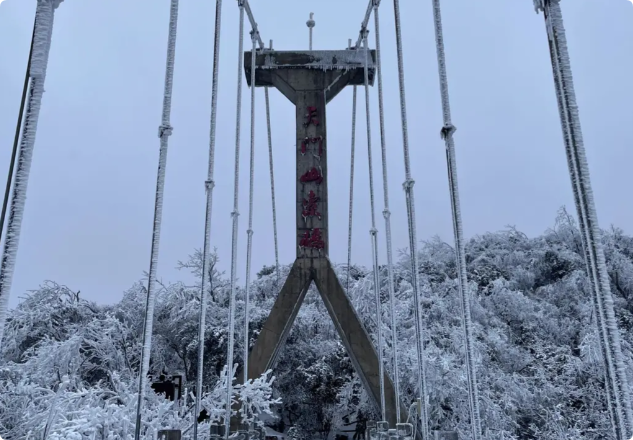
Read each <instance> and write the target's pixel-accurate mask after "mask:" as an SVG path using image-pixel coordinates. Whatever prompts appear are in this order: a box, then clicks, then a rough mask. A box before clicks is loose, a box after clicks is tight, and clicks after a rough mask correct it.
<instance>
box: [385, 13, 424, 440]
mask: <svg viewBox="0 0 633 440" xmlns="http://www.w3.org/2000/svg"><path fill="white" fill-rule="evenodd" d="M393 9H394V18H395V27H396V49H397V55H398V85H399V89H400V90H399V91H400V117H401V122H402V147H403V153H404V170H405V182H404V184H403V188H404V191H405V195H406V205H407V219H408V223H409V225H408V226H409V247H410V251H411V285H412V288H413V301H414V307H413V310H414V312H415V334H416V352H417V357H418V392H419V393H420V400H421V405H420V406H421V409H420V425H421V426H420V428H421V435H422V438H423V439H427V438H429V427H428V420H429V419H428V408H427V406H428V405H427V396H428V390H427V383H426V364H425V361H424V358H425V356H424V339H423V337H424V333H425V328H424V326H423V324H422V319H421V316H420V293H419V290H420V286H419V284H420V283H419V278H418V243H417V231H416V224H415V197H414V193H413V185H414V184H415V181H414V180H413V179H412V178H411V162H410V158H409V133H408V128H407V104H406V94H405V84H404V59H403V58H404V57H403V53H402V52H403V51H402V26H401V23H400V2H399V0H393Z"/></svg>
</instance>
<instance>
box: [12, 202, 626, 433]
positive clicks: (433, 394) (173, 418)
mask: <svg viewBox="0 0 633 440" xmlns="http://www.w3.org/2000/svg"><path fill="white" fill-rule="evenodd" d="M603 241H604V246H605V252H606V257H607V264H608V269H609V275H610V278H611V283H612V289H613V294H614V302H615V309H616V315H617V318H618V323H619V326H620V330H621V333H622V351H623V353H624V356H625V360H626V365H627V374H628V376H629V378H630V379H633V352H632V348H633V332H632V331H631V328H632V327H633V237H629V236H626V235H625V234H624V233H623V232H622V231H621V230H618V229H615V228H612V229H610V230H607V231H604V236H603ZM466 252H467V256H466V259H467V264H468V276H469V281H470V285H469V288H470V294H471V297H472V316H473V320H474V331H475V341H476V345H475V349H476V357H475V359H476V365H477V374H478V379H479V386H480V398H481V403H480V406H481V413H482V414H481V415H482V423H483V425H484V427H485V428H484V429H485V433H486V438H488V439H508V440H509V439H539V440H547V439H551V440H563V439H569V438H582V439H588V440H592V439H596V440H597V439H605V438H609V437H610V435H611V427H610V424H609V416H608V413H607V406H606V397H605V392H604V369H603V365H602V360H601V356H600V353H599V347H598V345H597V342H596V328H595V317H594V313H593V307H592V302H591V296H590V290H589V288H590V286H589V284H588V282H587V278H586V276H585V263H584V260H583V257H582V248H581V240H580V235H579V232H578V230H577V228H576V225H575V222H574V220H573V218H572V216H571V215H568V213H567V212H566V211H565V210H564V209H561V211H560V212H559V214H558V216H557V218H556V222H555V226H554V227H553V228H552V229H551V230H548V231H546V232H545V233H544V234H543V235H542V236H540V237H536V238H529V237H527V236H526V235H524V234H523V233H521V232H520V231H517V230H516V229H514V228H509V229H508V230H505V231H501V232H496V233H488V234H484V235H481V236H478V237H475V238H473V239H471V240H470V241H469V242H468V243H467V246H466ZM214 261H215V262H217V259H216V260H214ZM408 261H409V256H408V255H407V253H406V252H401V255H400V257H399V258H398V259H397V262H396V267H395V268H394V273H395V286H396V296H397V309H396V317H397V323H398V326H399V331H398V340H399V351H400V352H399V363H400V367H401V368H400V375H401V376H400V377H401V379H402V387H403V393H404V394H406V396H405V398H407V399H409V400H410V399H412V398H413V387H414V385H415V377H416V375H415V368H417V365H416V362H415V360H416V354H415V330H414V320H413V303H412V294H411V286H410V284H409V282H408V281H407V280H408V279H410V274H409V271H410V266H409V263H408ZM419 261H420V267H419V271H420V278H421V282H422V286H423V292H422V293H423V303H422V304H421V308H422V313H423V317H424V319H425V322H426V325H427V328H428V334H427V336H426V341H425V343H426V347H427V377H428V385H429V390H430V425H431V429H451V430H452V429H456V430H458V431H461V432H462V433H463V434H466V435H467V433H468V432H469V415H468V413H469V409H468V395H467V376H466V371H465V365H464V354H463V342H464V341H463V331H462V323H461V319H460V313H459V310H460V305H459V298H458V295H457V281H456V278H457V274H456V267H455V254H454V250H453V248H452V246H451V245H450V244H447V243H444V242H442V241H440V240H439V239H434V240H430V241H428V242H425V243H423V244H422V245H421V247H420V258H419ZM179 266H180V267H181V268H182V269H183V270H189V271H192V272H193V273H194V275H196V279H198V280H199V279H200V278H201V255H200V253H199V252H194V254H193V255H192V256H191V257H190V258H189V260H188V261H185V262H181V263H179ZM214 266H215V265H214ZM381 269H382V271H383V273H382V276H381V279H382V280H383V283H384V286H383V289H382V290H383V292H382V300H383V317H382V325H383V329H384V334H385V335H389V334H390V333H389V332H390V326H389V323H390V319H389V316H390V315H389V313H390V310H389V301H388V294H387V288H386V281H387V280H386V272H387V268H386V267H382V268H381ZM337 270H338V271H339V274H340V277H341V279H345V277H346V268H345V267H343V266H340V267H338V268H337ZM288 271H289V267H284V268H282V274H281V277H280V279H281V280H282V282H283V280H284V279H285V276H286V275H287V273H288ZM351 272H352V284H351V285H350V292H349V296H350V298H351V299H352V301H353V304H354V306H355V307H356V310H357V312H358V314H359V315H360V316H361V318H362V319H363V321H364V323H365V325H366V327H367V328H368V329H369V331H370V332H371V333H375V331H374V329H375V328H376V319H375V316H374V311H375V304H374V296H373V292H372V284H373V278H372V276H371V271H370V270H369V269H367V268H362V267H352V269H351ZM227 278H228V277H227V276H226V275H225V274H224V273H220V272H218V271H217V270H216V269H215V267H214V268H213V273H212V286H211V287H212V289H211V295H210V298H209V302H208V310H207V319H206V340H205V353H206V357H205V378H204V382H205V386H206V387H207V392H206V394H205V397H204V401H203V407H204V408H205V410H206V411H207V414H209V415H210V417H211V419H213V418H214V417H217V416H218V411H219V410H221V409H222V405H223V398H224V397H223V392H224V391H223V388H224V387H223V385H222V383H223V382H224V381H225V380H226V374H225V373H226V369H225V365H226V344H227V341H228V338H227V320H228V293H229V282H228V279H227ZM60 281H63V280H60ZM145 285H146V282H145V281H144V280H139V282H138V283H136V284H135V285H134V286H132V287H131V288H130V289H129V290H128V291H127V292H126V293H125V295H124V297H123V299H122V300H121V301H120V302H119V303H117V304H113V305H107V306H101V305H96V304H94V303H90V302H88V301H86V300H84V299H82V297H81V293H80V292H76V291H74V290H73V289H72V287H65V286H62V285H59V284H56V283H53V282H47V283H45V284H44V285H42V286H41V287H40V289H39V290H37V291H35V292H31V293H30V294H29V296H28V298H27V299H25V300H24V301H23V302H22V303H21V304H20V305H19V306H18V308H17V309H16V310H13V311H11V312H10V315H9V316H10V318H9V320H8V322H7V328H6V330H5V334H4V338H5V339H4V342H3V343H2V360H1V364H0V433H1V434H2V436H3V438H4V439H5V440H14V439H15V440H17V439H41V438H42V433H43V432H46V433H47V439H50V440H53V439H54V440H61V439H67V440H71V439H72V440H81V439H94V440H101V439H103V440H105V439H126V440H127V439H131V438H133V437H132V436H133V433H134V417H135V405H136V399H137V391H138V390H137V386H138V385H137V383H138V370H139V363H140V354H141V339H142V328H143V310H144V306H145V299H146V290H145V287H144V286H145ZM280 287H281V286H280V285H279V284H277V277H276V275H275V271H274V268H273V267H264V268H263V269H262V270H261V271H260V272H259V273H258V274H257V277H256V279H255V280H254V281H253V282H252V284H251V288H250V292H251V302H250V309H251V325H250V332H251V343H253V341H254V338H255V336H256V335H257V332H258V330H259V329H260V328H261V326H262V324H263V322H264V320H265V319H266V316H267V312H268V311H269V310H270V308H271V307H272V304H273V302H274V299H275V296H276V292H277V291H278V290H279V288H280ZM243 293H244V290H243V286H242V290H240V291H239V292H238V304H237V312H236V322H242V320H243V305H244V302H243ZM199 295H200V287H199V285H186V284H184V283H174V284H169V285H161V288H160V291H159V292H158V296H157V302H156V309H155V323H154V338H153V348H152V357H151V371H152V372H153V373H158V374H160V373H161V372H166V373H168V374H182V376H183V382H184V384H183V388H186V389H188V390H189V391H188V393H187V394H188V395H189V398H188V399H187V400H186V401H185V402H184V403H182V402H181V403H176V402H170V401H169V400H166V399H165V398H164V397H163V396H159V395H157V394H155V393H153V392H150V391H149V390H148V392H147V393H146V396H147V397H146V398H147V401H146V404H145V415H144V416H143V421H144V422H145V428H144V429H145V430H146V432H147V434H148V435H147V438H148V439H149V438H152V437H151V435H152V434H153V433H154V432H155V431H156V430H158V429H161V428H172V429H182V430H183V432H185V436H184V438H187V434H190V432H191V426H192V423H193V420H194V415H193V414H192V404H193V400H192V397H191V390H193V389H195V377H196V370H197V347H198V343H199V342H198V332H197V322H198V306H199ZM238 332H239V326H238ZM237 336H238V337H237V338H236V341H238V342H237V343H238V344H239V343H241V341H242V338H240V337H239V335H237ZM383 341H384V343H385V347H388V344H390V338H389V337H385V338H384V339H383ZM237 348H238V350H236V359H235V362H237V363H241V358H240V356H241V353H242V351H241V350H240V349H239V348H240V347H239V346H238V347H237ZM385 353H386V358H387V362H390V359H389V353H390V351H389V350H386V351H385ZM389 368H390V366H389ZM236 374H240V373H239V371H238V372H237V373H236ZM273 374H274V376H273V375H271V374H269V375H267V376H266V377H263V378H261V379H259V380H256V381H254V383H249V384H247V385H246V386H242V387H240V386H238V385H236V388H235V399H236V401H243V400H246V399H248V401H249V403H250V404H251V405H252V413H255V414H257V413H260V414H261V413H266V414H267V417H266V419H267V422H266V423H267V424H268V425H269V426H270V427H272V428H273V429H275V430H276V431H279V432H287V431H288V430H289V429H290V428H291V427H293V428H294V429H292V433H293V435H292V437H294V438H302V437H304V436H305V435H306V434H307V433H315V432H318V433H319V434H320V437H321V438H323V439H325V438H327V437H328V436H329V437H330V438H333V436H334V435H335V434H337V433H341V432H344V431H346V430H349V429H350V428H349V426H350V422H353V421H354V420H355V419H356V416H357V413H358V411H362V412H364V413H365V414H367V413H370V412H372V411H373V409H372V407H371V405H370V402H369V401H368V399H367V396H366V395H365V393H364V391H363V390H362V387H361V385H360V382H359V381H358V379H357V378H356V376H355V374H354V371H353V368H352V365H351V363H350V361H349V359H348V357H347V356H346V354H345V349H344V348H343V346H342V345H341V343H340V341H339V339H338V336H337V334H336V331H335V329H334V326H333V324H332V323H331V321H330V319H329V318H328V316H327V312H326V310H325V307H324V305H323V303H322V302H321V299H320V298H319V296H318V293H317V292H316V291H314V290H311V291H310V292H309V294H308V296H307V297H306V300H305V302H304V305H303V307H302V309H301V312H300V313H299V315H298V317H297V320H296V322H295V325H294V328H293V330H292V332H291V334H290V336H289V338H288V341H287V345H286V348H285V351H284V353H283V354H282V356H281V359H280V363H279V365H278V366H277V368H276V369H275V370H274V372H273ZM630 383H633V380H631V381H630ZM196 416H197V415H196ZM205 423H208V420H207V421H206V422H205ZM200 432H202V433H207V432H208V429H202V430H201V431H200Z"/></svg>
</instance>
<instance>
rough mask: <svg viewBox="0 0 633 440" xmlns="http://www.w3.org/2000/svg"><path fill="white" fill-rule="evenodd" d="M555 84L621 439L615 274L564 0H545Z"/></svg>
mask: <svg viewBox="0 0 633 440" xmlns="http://www.w3.org/2000/svg"><path fill="white" fill-rule="evenodd" d="M543 3H544V5H543V8H542V9H543V11H544V14H545V20H546V29H547V33H548V38H549V43H550V52H551V57H552V67H553V73H554V80H555V86H556V92H557V95H558V96H557V98H558V103H559V111H560V113H561V125H562V129H563V136H564V139H565V144H566V145H565V147H566V152H567V159H568V165H569V170H570V177H571V181H572V187H573V190H574V198H575V202H576V205H577V211H578V215H579V217H580V218H579V220H580V228H581V234H582V238H583V245H584V247H585V256H586V260H587V262H586V263H587V269H588V274H589V276H590V279H591V281H592V285H593V295H594V306H595V313H596V318H597V319H596V322H597V324H598V331H599V333H600V338H598V341H599V342H600V344H601V349H602V354H603V361H604V367H605V378H606V380H605V382H606V384H605V386H606V395H607V401H608V404H609V406H610V408H609V410H610V415H611V417H612V419H613V420H612V422H613V425H614V426H613V428H614V431H615V434H616V438H617V439H618V440H625V439H628V438H629V437H630V436H631V434H633V411H632V409H631V396H630V390H629V386H628V379H627V376H626V371H625V365H624V361H623V355H622V350H621V346H620V333H619V330H618V327H617V321H616V317H615V313H614V305H613V298H612V294H611V286H610V283H611V281H610V279H609V274H608V272H607V268H606V264H605V257H604V249H603V246H602V243H601V231H600V230H599V228H598V221H597V215H596V209H595V203H594V200H593V192H592V189H591V182H590V177H589V169H588V164H587V158H586V155H585V149H584V145H583V139H582V130H581V126H580V119H579V115H578V106H577V103H576V96H575V92H574V87H573V78H572V72H571V65H570V59H569V54H568V51H567V43H566V38H565V29H564V26H563V18H562V12H561V9H560V5H559V2H558V1H550V2H543Z"/></svg>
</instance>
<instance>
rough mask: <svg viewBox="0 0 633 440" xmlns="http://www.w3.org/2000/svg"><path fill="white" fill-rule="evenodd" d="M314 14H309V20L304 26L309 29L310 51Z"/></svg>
mask: <svg viewBox="0 0 633 440" xmlns="http://www.w3.org/2000/svg"><path fill="white" fill-rule="evenodd" d="M315 24H316V23H315V22H314V12H310V19H309V20H308V21H306V26H308V29H310V50H312V28H314V25H315Z"/></svg>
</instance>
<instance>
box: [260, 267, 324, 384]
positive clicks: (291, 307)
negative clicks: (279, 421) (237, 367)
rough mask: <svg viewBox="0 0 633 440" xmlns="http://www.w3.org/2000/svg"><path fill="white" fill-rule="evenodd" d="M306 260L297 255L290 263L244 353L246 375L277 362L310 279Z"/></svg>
mask: <svg viewBox="0 0 633 440" xmlns="http://www.w3.org/2000/svg"><path fill="white" fill-rule="evenodd" d="M309 263H310V260H308V259H305V258H298V259H296V260H295V262H294V264H293V265H292V269H290V273H289V274H288V278H286V282H285V283H284V285H283V287H282V288H281V291H280V292H279V296H277V300H276V301H275V304H274V305H273V308H272V309H271V311H270V314H269V315H268V319H267V320H266V322H265V323H264V326H263V327H262V329H261V331H260V333H259V335H258V337H257V340H256V341H255V345H254V346H253V348H252V350H251V352H250V355H249V356H248V377H249V379H253V378H257V377H259V376H261V375H262V373H264V371H266V370H268V369H271V368H273V367H274V366H275V364H276V363H277V359H278V358H279V353H280V352H281V350H282V349H283V346H284V344H285V342H286V339H287V338H288V333H290V329H291V327H292V324H293V323H294V321H295V318H296V317H297V313H299V308H301V304H302V303H303V298H305V296H306V293H307V292H308V288H309V287H310V282H311V281H312V271H311V270H310V265H309Z"/></svg>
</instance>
